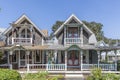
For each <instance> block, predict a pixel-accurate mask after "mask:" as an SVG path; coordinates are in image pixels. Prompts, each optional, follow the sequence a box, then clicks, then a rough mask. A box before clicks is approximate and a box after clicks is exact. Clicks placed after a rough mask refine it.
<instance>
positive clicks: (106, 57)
mask: <svg viewBox="0 0 120 80" xmlns="http://www.w3.org/2000/svg"><path fill="white" fill-rule="evenodd" d="M107 54H108V51H106V55H105V61H106V62H108V56H107Z"/></svg>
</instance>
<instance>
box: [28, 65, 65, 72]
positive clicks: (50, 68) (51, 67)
mask: <svg viewBox="0 0 120 80" xmlns="http://www.w3.org/2000/svg"><path fill="white" fill-rule="evenodd" d="M38 70H47V71H60V70H66V66H65V64H27V71H38Z"/></svg>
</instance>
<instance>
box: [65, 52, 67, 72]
mask: <svg viewBox="0 0 120 80" xmlns="http://www.w3.org/2000/svg"><path fill="white" fill-rule="evenodd" d="M65 71H67V51H65Z"/></svg>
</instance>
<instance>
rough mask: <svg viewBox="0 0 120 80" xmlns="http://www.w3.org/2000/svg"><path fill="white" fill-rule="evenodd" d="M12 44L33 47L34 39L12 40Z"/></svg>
mask: <svg viewBox="0 0 120 80" xmlns="http://www.w3.org/2000/svg"><path fill="white" fill-rule="evenodd" d="M12 44H16V45H17V44H20V45H32V38H12Z"/></svg>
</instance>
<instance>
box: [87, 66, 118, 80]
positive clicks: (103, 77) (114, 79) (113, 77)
mask: <svg viewBox="0 0 120 80" xmlns="http://www.w3.org/2000/svg"><path fill="white" fill-rule="evenodd" d="M119 79H120V75H117V74H112V73H104V74H102V70H101V69H100V68H95V69H93V70H92V72H91V75H90V76H88V77H87V80H119Z"/></svg>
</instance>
